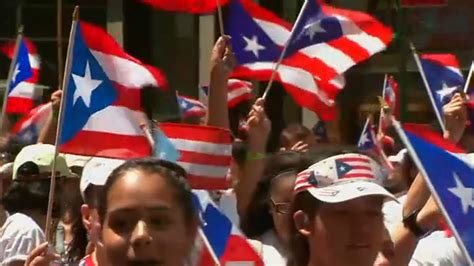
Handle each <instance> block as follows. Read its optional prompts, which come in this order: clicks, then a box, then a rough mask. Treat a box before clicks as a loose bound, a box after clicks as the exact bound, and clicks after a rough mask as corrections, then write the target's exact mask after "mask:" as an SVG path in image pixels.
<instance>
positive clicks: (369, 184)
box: [294, 153, 396, 203]
mask: <svg viewBox="0 0 474 266" xmlns="http://www.w3.org/2000/svg"><path fill="white" fill-rule="evenodd" d="M384 177H385V175H384V172H383V169H382V167H381V166H380V165H379V164H378V163H377V162H376V161H374V160H373V159H372V158H370V157H368V156H365V155H362V154H356V153H348V154H341V155H336V156H332V157H329V158H327V159H325V160H322V161H320V162H318V163H315V164H313V165H312V166H310V167H309V168H308V169H306V170H305V171H303V172H301V173H299V174H298V176H297V178H296V183H295V188H294V191H295V193H299V192H302V191H308V192H309V193H311V195H313V196H314V197H315V198H316V199H318V200H320V201H322V202H327V203H338V202H344V201H348V200H352V199H356V198H360V197H364V196H372V195H374V196H384V197H387V198H390V199H393V200H396V198H395V196H393V195H392V194H391V193H390V192H388V191H387V190H386V189H385V188H384V187H383V186H382V184H383V179H384Z"/></svg>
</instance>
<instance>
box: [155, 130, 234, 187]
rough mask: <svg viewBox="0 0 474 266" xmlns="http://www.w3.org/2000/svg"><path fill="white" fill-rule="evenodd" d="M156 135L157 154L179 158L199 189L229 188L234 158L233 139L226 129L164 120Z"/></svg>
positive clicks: (174, 159) (180, 163) (189, 177)
mask: <svg viewBox="0 0 474 266" xmlns="http://www.w3.org/2000/svg"><path fill="white" fill-rule="evenodd" d="M159 129H160V130H159V132H158V133H159V134H161V135H159V136H156V137H155V142H156V143H155V146H156V147H155V156H156V157H158V158H160V159H163V160H167V161H172V162H176V163H178V164H179V165H181V166H182V167H183V168H184V169H185V170H186V172H187V174H188V179H189V183H190V184H191V187H192V188H195V189H209V190H216V189H227V188H228V187H229V184H228V182H227V179H226V177H227V172H228V170H229V168H230V163H231V160H232V139H231V135H230V132H229V131H228V130H226V129H222V128H217V127H209V126H197V125H188V124H172V123H162V124H160V125H159Z"/></svg>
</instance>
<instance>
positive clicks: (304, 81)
mask: <svg viewBox="0 0 474 266" xmlns="http://www.w3.org/2000/svg"><path fill="white" fill-rule="evenodd" d="M274 65H275V64H274V63H269V62H257V63H252V64H246V65H243V66H244V67H246V68H249V69H251V70H272V69H274ZM278 74H279V77H280V80H281V81H282V82H283V83H286V84H291V85H293V86H296V87H298V88H299V89H302V90H305V91H307V92H309V93H312V94H314V95H316V96H317V97H318V98H319V100H321V101H322V102H324V103H325V104H326V105H328V106H331V105H333V104H334V101H332V100H330V99H328V97H327V95H326V94H325V93H324V92H323V91H321V90H320V89H319V87H318V85H317V84H316V82H315V80H314V78H313V75H311V73H309V72H307V71H304V70H302V69H301V68H295V67H291V66H287V65H280V67H279V68H278Z"/></svg>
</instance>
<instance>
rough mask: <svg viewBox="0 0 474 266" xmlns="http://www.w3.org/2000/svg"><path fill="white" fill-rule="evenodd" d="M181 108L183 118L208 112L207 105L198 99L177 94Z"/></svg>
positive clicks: (200, 115)
mask: <svg viewBox="0 0 474 266" xmlns="http://www.w3.org/2000/svg"><path fill="white" fill-rule="evenodd" d="M177 99H178V105H179V110H180V112H181V116H182V117H183V118H189V117H204V116H206V114H207V107H206V106H205V105H204V104H203V103H201V102H200V101H198V100H195V99H192V98H189V97H186V96H182V95H179V94H178V95H177Z"/></svg>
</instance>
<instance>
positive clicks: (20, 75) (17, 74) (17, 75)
mask: <svg viewBox="0 0 474 266" xmlns="http://www.w3.org/2000/svg"><path fill="white" fill-rule="evenodd" d="M13 71H14V72H13V73H12V75H13V76H12V81H11V83H10V90H9V93H10V92H12V91H13V89H14V88H15V87H16V86H17V85H18V84H19V83H21V82H23V81H25V80H27V79H29V78H31V77H32V76H33V69H31V65H30V58H29V54H28V48H27V47H26V44H25V42H24V41H21V42H20V44H19V47H18V55H17V58H16V62H15V69H14V70H13Z"/></svg>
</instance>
